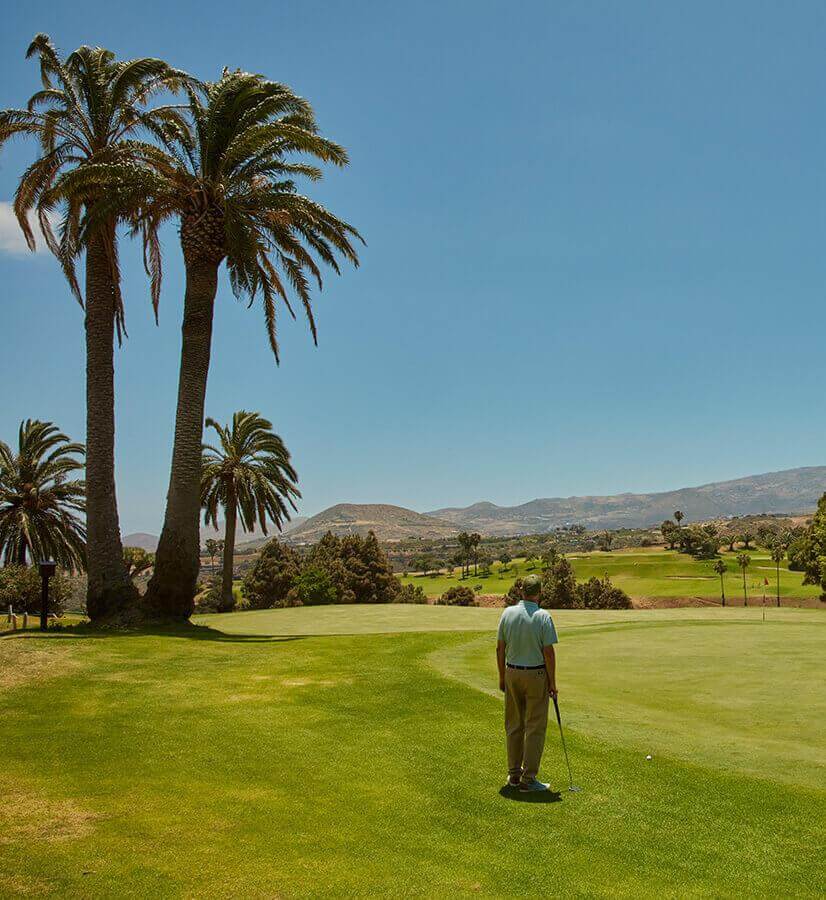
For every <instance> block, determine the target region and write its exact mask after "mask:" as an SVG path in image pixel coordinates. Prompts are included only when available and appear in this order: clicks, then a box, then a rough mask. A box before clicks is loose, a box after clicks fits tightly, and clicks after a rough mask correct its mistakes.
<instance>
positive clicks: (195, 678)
mask: <svg viewBox="0 0 826 900" xmlns="http://www.w3.org/2000/svg"><path fill="white" fill-rule="evenodd" d="M498 615H499V611H498V610H494V609H476V608H456V607H436V606H412V605H392V604H391V605H372V606H370V605H362V606H343V605H337V606H327V607H320V608H307V607H304V608H294V609H266V610H259V611H253V612H240V613H229V614H225V615H208V616H202V617H199V618H196V620H195V622H196V624H195V625H194V626H190V627H187V628H180V629H170V630H168V631H162V632H156V633H150V632H146V631H143V632H141V631H139V632H135V633H131V634H129V633H107V632H104V631H92V630H88V629H87V628H86V627H85V626H78V627H74V628H73V627H69V628H67V629H63V630H54V631H52V632H50V633H48V634H46V635H40V634H39V633H37V632H34V631H30V632H22V633H21V632H18V633H16V634H6V635H4V636H2V637H0V709H2V717H0V746H2V747H3V766H2V770H1V771H0V790H2V795H3V798H4V800H3V803H2V804H1V805H0V895H3V896H12V895H15V896H16V895H23V896H26V895H48V894H51V895H59V896H64V897H85V896H90V895H95V896H115V895H117V896H127V897H138V896H140V897H145V896H157V897H166V896H199V895H204V894H209V895H210V896H223V897H238V896H244V897H274V896H309V895H316V896H317V895H319V894H325V895H335V896H342V895H366V894H372V895H375V894H380V895H388V896H390V895H392V896H404V895H418V896H453V895H480V894H481V895H499V896H503V895H507V896H516V895H540V894H546V895H547V894H553V895H557V896H584V895H597V896H609V895H610V896H623V897H642V896H669V897H690V896H717V897H724V896H733V895H740V896H766V897H768V896H772V897H778V896H782V897H806V896H809V897H814V896H819V895H822V890H823V885H824V881H825V880H826V865H824V859H823V852H822V847H823V845H824V840H826V823H825V822H824V804H826V761H825V760H824V756H823V747H824V746H826V694H825V693H824V691H823V687H822V684H823V682H822V662H823V659H824V653H825V652H826V628H824V626H826V618H824V614H823V612H822V611H819V610H808V609H776V608H768V609H766V611H765V621H764V620H763V610H761V609H759V608H756V609H751V608H750V609H742V608H736V609H727V610H722V609H679V610H628V611H610V610H606V611H586V610H569V611H558V612H555V613H554V618H555V621H556V624H557V627H558V630H559V637H560V643H559V646H558V651H557V659H558V685H559V690H560V708H561V710H562V716H563V724H564V727H565V735H566V740H567V744H568V750H569V753H570V760H571V766H572V769H573V778H574V780H575V782H576V784H577V785H578V786H579V787H581V788H582V790H581V792H579V793H570V792H568V790H567V787H568V773H567V769H566V768H565V763H564V758H563V756H562V752H561V747H560V741H559V733H558V731H557V730H556V728H555V723H554V728H553V729H549V732H548V742H547V748H546V753H545V758H544V761H543V770H542V775H544V777H545V779H546V780H548V781H550V782H551V788H552V790H551V792H549V793H547V794H544V795H520V794H513V793H509V791H508V790H507V789H503V788H502V785H503V783H504V775H505V764H504V740H503V729H502V702H501V699H500V695H499V694H498V691H497V690H496V676H495V662H494V657H493V644H494V629H495V625H496V622H497V620H498ZM648 756H651V759H647V757H648ZM526 844H528V845H530V851H531V852H530V854H528V853H526V852H525V847H526Z"/></svg>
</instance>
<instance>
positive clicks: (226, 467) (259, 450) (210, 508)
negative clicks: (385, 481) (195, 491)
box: [201, 409, 301, 611]
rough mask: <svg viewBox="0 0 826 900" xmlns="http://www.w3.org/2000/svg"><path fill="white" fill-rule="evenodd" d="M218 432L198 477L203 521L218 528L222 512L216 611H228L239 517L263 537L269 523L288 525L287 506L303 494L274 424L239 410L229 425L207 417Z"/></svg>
mask: <svg viewBox="0 0 826 900" xmlns="http://www.w3.org/2000/svg"><path fill="white" fill-rule="evenodd" d="M206 424H207V427H208V428H214V429H215V431H216V432H217V434H218V439H219V442H220V446H219V447H213V446H211V445H209V444H204V453H203V465H202V475H201V505H202V506H203V508H204V510H205V515H204V523H205V524H206V525H209V524H211V525H212V526H213V527H214V528H217V527H218V511H219V510H220V509H223V510H224V529H225V531H224V567H223V573H222V584H221V607H220V610H221V611H223V610H227V609H232V607H233V606H234V602H235V601H234V598H233V595H232V569H233V558H234V554H235V527H236V521H237V517H238V516H239V515H240V517H241V527H242V528H243V529H244V531H252V530H253V528H255V526H256V525H258V524H260V525H261V528H262V529H263V531H264V534H266V533H267V519H269V520H270V521H271V522H272V523H273V524H274V525H275V527H276V528H278V530H279V531H280V530H281V526H282V525H283V524H284V522H285V521H286V522H289V520H290V512H289V509H288V508H287V504H289V505H290V507H292V509H293V510H294V509H295V508H296V506H295V503H294V500H295V499H296V498H298V497H300V496H301V494H300V492H299V490H298V487H297V486H296V482H297V481H298V476H297V475H296V473H295V469H293V467H292V465H291V463H290V454H289V452H288V451H287V448H286V447H285V446H284V442H283V441H282V440H281V438H280V437H279V436H278V435H277V434H273V432H272V423H271V422H268V421H267V420H266V419H265V418H263V417H262V416H260V415H259V414H258V413H253V412H247V411H246V410H243V409H242V410H239V411H238V412H237V413H235V414H234V415H233V417H232V424H231V425H229V426H226V427H225V426H222V425H219V424H218V423H217V422H216V421H215V420H214V419H207V420H206Z"/></svg>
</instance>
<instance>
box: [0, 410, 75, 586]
mask: <svg viewBox="0 0 826 900" xmlns="http://www.w3.org/2000/svg"><path fill="white" fill-rule="evenodd" d="M83 453H84V448H83V445H82V444H74V443H70V441H69V438H67V437H66V435H65V434H61V433H60V432H59V431H58V429H57V428H56V426H54V425H52V424H51V423H50V422H38V421H32V420H31V419H27V420H26V421H25V422H21V423H20V430H19V432H18V439H17V451H16V452H15V451H13V450H12V448H11V447H10V446H9V445H8V444H6V443H4V442H3V441H0V553H2V555H3V563H4V564H5V565H9V564H11V563H20V564H21V565H25V564H26V561H27V557H28V559H29V561H32V562H33V561H35V560H40V559H49V558H51V559H54V560H55V561H56V562H57V563H58V564H59V565H61V566H62V567H64V568H66V569H71V570H73V571H75V570H78V569H82V568H83V566H84V563H85V559H86V529H85V527H84V524H83V521H82V520H81V518H80V516H82V515H83V514H84V513H85V511H86V509H85V488H86V485H85V482H84V481H83V480H82V479H75V478H70V477H69V476H71V475H72V473H74V472H77V471H79V470H82V469H83V461H82V460H81V459H78V457H79V456H80V457H82V456H83Z"/></svg>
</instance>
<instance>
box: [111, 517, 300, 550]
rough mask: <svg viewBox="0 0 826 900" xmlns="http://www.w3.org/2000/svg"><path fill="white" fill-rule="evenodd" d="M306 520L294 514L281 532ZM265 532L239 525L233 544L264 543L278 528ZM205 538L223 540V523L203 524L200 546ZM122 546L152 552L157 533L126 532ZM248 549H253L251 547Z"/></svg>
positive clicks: (297, 526)
mask: <svg viewBox="0 0 826 900" xmlns="http://www.w3.org/2000/svg"><path fill="white" fill-rule="evenodd" d="M306 521H307V517H306V516H294V517H293V519H292V521H291V522H287V524H286V525H285V527H284V531H283V534H287V533H288V532H289V531H292V530H293V529H294V528H300V527H301V526H302V525H303V524H304V523H305V522H306ZM267 532H268V533H267V534H266V535H265V534H264V532H263V531H261V529H260V528H256V529H255V530H254V531H242V530H241V527H240V526H239V527H238V532H237V533H236V535H235V546H236V547H239V546H241V545H243V544H253V545H259V544H264V543H266V542H267V541H268V540H269V539H270V538H271V537H273V536H274V535H275V536H277V535H278V530H277V529H274V528H273V527H272V526H271V525H270V526H268V528H267ZM207 538H215V539H216V540H219V541H220V540H223V538H224V523H223V522H219V523H218V528H217V530H216V529H215V528H212V527H210V526H208V525H203V526H202V527H201V546H202V547H203V546H204V543H205V541H206V540H207ZM123 546H124V547H142V548H143V549H144V550H148V551H149V552H150V553H154V552H155V550H157V548H158V535H157V534H146V533H145V532H143V531H137V532H135V533H134V534H127V535H125V537H124V538H123ZM250 549H253V548H252V547H251V548H250Z"/></svg>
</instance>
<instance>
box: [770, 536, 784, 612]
mask: <svg viewBox="0 0 826 900" xmlns="http://www.w3.org/2000/svg"><path fill="white" fill-rule="evenodd" d="M785 558H786V548H785V547H784V546H783V543H782V541H781V540H778V541H777V542H776V543H775V545H774V546H773V547H772V561H773V562H774V569H775V585H776V587H777V605H778V606H780V563H782V562H783V560H784V559H785Z"/></svg>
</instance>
